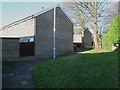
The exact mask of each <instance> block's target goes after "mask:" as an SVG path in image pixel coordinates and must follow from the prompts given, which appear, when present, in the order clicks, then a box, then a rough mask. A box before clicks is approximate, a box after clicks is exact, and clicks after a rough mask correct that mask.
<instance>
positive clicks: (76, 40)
mask: <svg viewBox="0 0 120 90" xmlns="http://www.w3.org/2000/svg"><path fill="white" fill-rule="evenodd" d="M73 43H82V35H81V34H73Z"/></svg>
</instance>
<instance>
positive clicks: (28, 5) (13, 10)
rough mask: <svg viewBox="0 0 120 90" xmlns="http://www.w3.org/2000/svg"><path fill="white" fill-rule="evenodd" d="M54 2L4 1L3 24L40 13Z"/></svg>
mask: <svg viewBox="0 0 120 90" xmlns="http://www.w3.org/2000/svg"><path fill="white" fill-rule="evenodd" d="M53 5H54V3H52V2H3V3H2V14H0V17H1V16H2V26H0V27H3V26H5V25H8V24H10V23H12V22H14V21H17V20H20V19H22V18H25V17H27V16H30V15H33V14H35V13H38V12H40V11H41V10H42V7H44V9H46V8H49V7H51V6H53Z"/></svg>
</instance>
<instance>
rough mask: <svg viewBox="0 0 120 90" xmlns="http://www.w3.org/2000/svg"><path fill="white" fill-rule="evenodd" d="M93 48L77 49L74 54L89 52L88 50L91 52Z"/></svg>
mask: <svg viewBox="0 0 120 90" xmlns="http://www.w3.org/2000/svg"><path fill="white" fill-rule="evenodd" d="M92 49H93V48H82V47H81V48H77V49H76V50H75V52H84V51H89V50H92Z"/></svg>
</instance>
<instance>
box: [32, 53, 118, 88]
mask: <svg viewBox="0 0 120 90" xmlns="http://www.w3.org/2000/svg"><path fill="white" fill-rule="evenodd" d="M33 77H34V79H35V81H36V87H37V88H117V87H118V54H117V53H116V52H104V53H97V54H95V53H94V54H83V55H72V56H67V57H63V58H58V59H57V60H49V61H47V62H43V63H41V64H38V65H37V66H36V67H35V68H34V70H33Z"/></svg>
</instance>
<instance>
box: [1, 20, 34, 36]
mask: <svg viewBox="0 0 120 90" xmlns="http://www.w3.org/2000/svg"><path fill="white" fill-rule="evenodd" d="M34 35H35V18H31V19H30V20H27V21H25V22H21V23H19V24H17V25H14V26H12V27H9V28H5V29H2V30H0V37H9V38H10V37H11V38H14V37H15V38H16V37H28V36H34Z"/></svg>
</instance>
